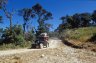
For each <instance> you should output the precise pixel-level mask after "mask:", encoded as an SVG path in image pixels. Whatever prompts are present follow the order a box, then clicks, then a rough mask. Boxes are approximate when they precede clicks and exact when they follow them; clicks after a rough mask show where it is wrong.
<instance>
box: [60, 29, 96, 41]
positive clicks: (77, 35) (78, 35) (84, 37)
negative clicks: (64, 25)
mask: <svg viewBox="0 0 96 63" xmlns="http://www.w3.org/2000/svg"><path fill="white" fill-rule="evenodd" d="M94 34H96V27H84V28H78V29H66V31H65V32H63V34H62V35H63V37H65V38H68V39H74V40H79V41H81V42H86V41H88V40H89V39H91V37H93V36H94Z"/></svg>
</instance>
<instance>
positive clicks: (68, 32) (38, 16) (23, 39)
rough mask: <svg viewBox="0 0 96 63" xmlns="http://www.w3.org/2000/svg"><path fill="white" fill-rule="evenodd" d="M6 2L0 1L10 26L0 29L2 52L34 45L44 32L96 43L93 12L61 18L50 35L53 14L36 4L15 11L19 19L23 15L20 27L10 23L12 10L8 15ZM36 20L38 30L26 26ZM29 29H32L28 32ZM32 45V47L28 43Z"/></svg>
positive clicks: (0, 21)
mask: <svg viewBox="0 0 96 63" xmlns="http://www.w3.org/2000/svg"><path fill="white" fill-rule="evenodd" d="M7 3H8V0H0V10H1V11H3V12H4V15H5V16H6V18H7V19H9V22H10V25H9V27H6V28H4V29H3V28H1V29H0V47H1V49H3V47H4V49H6V48H15V47H28V46H29V44H30V43H32V42H34V41H35V39H36V38H37V36H38V35H40V33H42V32H47V33H48V34H49V35H50V37H63V38H68V39H75V40H80V41H83V42H86V41H92V42H94V41H96V40H95V39H96V29H95V28H96V10H94V11H93V13H88V12H85V13H76V14H74V15H66V16H62V17H61V18H60V20H62V23H61V24H60V25H59V26H58V27H57V29H56V30H55V31H54V32H50V30H49V29H50V27H52V24H49V23H47V21H48V20H50V19H53V16H52V13H51V12H49V11H47V10H45V9H44V8H43V7H42V6H41V5H40V4H39V3H37V4H35V5H34V6H31V7H30V8H22V9H19V10H18V16H22V18H23V24H22V25H18V24H13V20H12V18H13V15H15V14H16V13H14V11H13V10H12V12H9V10H8V8H7ZM32 19H35V20H36V22H37V23H38V27H36V28H35V27H34V26H33V25H30V26H29V25H28V23H30V22H32V21H33V20H32ZM3 20H4V19H3V16H1V15H0V23H3ZM28 27H31V28H30V30H28ZM30 45H31V44H30Z"/></svg>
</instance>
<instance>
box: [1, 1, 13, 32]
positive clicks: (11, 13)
mask: <svg viewBox="0 0 96 63" xmlns="http://www.w3.org/2000/svg"><path fill="white" fill-rule="evenodd" d="M7 2H8V0H0V8H1V9H2V10H3V11H4V13H5V16H6V17H7V18H8V19H9V21H10V32H12V16H13V11H12V12H8V11H7V9H6V4H7Z"/></svg>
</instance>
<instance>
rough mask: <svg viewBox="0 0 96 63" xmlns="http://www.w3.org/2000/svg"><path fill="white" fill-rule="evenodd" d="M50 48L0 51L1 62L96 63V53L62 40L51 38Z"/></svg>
mask: <svg viewBox="0 0 96 63" xmlns="http://www.w3.org/2000/svg"><path fill="white" fill-rule="evenodd" d="M49 42H50V43H49V48H45V49H18V50H7V51H0V63H96V53H95V52H91V51H87V50H84V49H74V48H71V47H68V46H66V45H64V44H63V43H62V42H61V40H59V39H57V38H52V39H50V40H49Z"/></svg>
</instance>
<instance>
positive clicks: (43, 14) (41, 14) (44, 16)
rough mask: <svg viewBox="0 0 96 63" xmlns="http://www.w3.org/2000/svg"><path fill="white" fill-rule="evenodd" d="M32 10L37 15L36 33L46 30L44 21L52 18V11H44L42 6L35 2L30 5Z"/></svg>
mask: <svg viewBox="0 0 96 63" xmlns="http://www.w3.org/2000/svg"><path fill="white" fill-rule="evenodd" d="M32 12H33V13H34V14H35V16H36V17H37V22H38V24H39V26H38V33H39V34H40V33H42V32H46V25H45V21H46V20H49V19H52V13H50V12H48V11H46V10H45V9H43V8H42V6H41V5H40V4H36V5H34V6H33V7H32Z"/></svg>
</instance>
